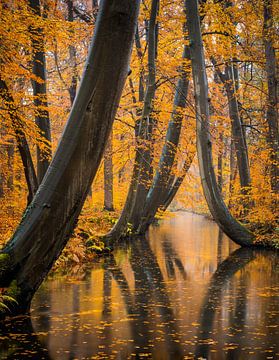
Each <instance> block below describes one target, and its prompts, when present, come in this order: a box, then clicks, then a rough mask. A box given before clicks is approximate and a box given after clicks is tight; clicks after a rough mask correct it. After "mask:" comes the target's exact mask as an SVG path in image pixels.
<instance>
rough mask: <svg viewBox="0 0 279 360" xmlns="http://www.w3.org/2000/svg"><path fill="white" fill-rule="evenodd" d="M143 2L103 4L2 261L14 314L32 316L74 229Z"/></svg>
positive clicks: (1, 283) (109, 0)
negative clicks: (70, 97)
mask: <svg viewBox="0 0 279 360" xmlns="http://www.w3.org/2000/svg"><path fill="white" fill-rule="evenodd" d="M139 2H140V1H139V0H138V1H135V0H122V1H121V2H119V1H118V0H103V1H102V2H101V7H100V11H99V14H98V20H97V24H96V28H95V33H94V37H93V41H92V45H91V48H90V51H89V55H88V59H87V63H86V65H85V70H84V74H83V78H82V81H81V85H80V88H79V91H78V94H77V96H76V99H75V102H74V105H73V108H72V110H71V113H70V116H69V119H68V122H67V125H66V128H65V130H64V133H63V135H62V138H61V140H60V143H59V146H58V148H57V151H56V153H55V156H54V158H53V161H52V162H51V164H50V166H49V168H48V171H47V174H46V176H45V177H44V179H43V182H42V184H41V185H40V188H39V190H38V191H37V193H36V195H35V198H34V199H33V202H32V203H31V205H30V206H29V207H28V209H27V211H26V212H25V214H24V217H23V219H22V222H21V224H20V225H19V227H18V229H17V230H16V232H15V234H14V235H13V236H12V238H11V240H10V241H9V242H8V244H7V245H6V246H5V247H4V249H3V250H2V253H1V254H0V264H1V266H0V287H1V288H5V293H6V294H10V295H11V296H13V297H14V298H15V299H16V300H17V303H16V304H12V305H10V307H11V311H12V314H17V313H24V312H26V311H28V310H29V306H30V301H31V299H32V296H33V295H34V293H35V291H36V290H37V288H38V287H39V285H40V284H41V282H42V281H43V279H44V277H45V276H46V274H47V273H48V271H49V270H50V268H51V266H52V265H53V263H54V261H55V260H56V259H57V258H58V256H59V254H60V253H61V251H62V250H63V248H64V246H65V245H66V243H67V241H68V239H69V237H70V236H71V233H72V231H73V229H74V227H75V224H76V222H77V218H78V215H79V213H80V211H81V208H82V206H83V204H84V201H85V199H86V196H87V193H88V190H89V187H90V185H91V183H92V180H93V179H94V176H95V175H96V172H97V169H98V167H99V164H100V161H101V158H102V155H103V152H104V148H105V145H106V141H107V139H108V136H109V133H110V131H111V127H112V124H113V120H114V116H115V113H116V110H117V107H118V104H119V100H120V96H121V93H122V89H123V86H124V83H125V80H126V77H127V71H128V66H129V59H130V54H131V49H132V44H133V39H134V34H135V26H136V22H137V14H138V10H139ZM4 315H5V314H4Z"/></svg>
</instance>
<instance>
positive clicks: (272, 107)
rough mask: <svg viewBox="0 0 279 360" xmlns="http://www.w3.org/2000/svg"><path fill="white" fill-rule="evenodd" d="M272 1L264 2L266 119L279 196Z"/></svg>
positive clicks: (274, 183)
mask: <svg viewBox="0 0 279 360" xmlns="http://www.w3.org/2000/svg"><path fill="white" fill-rule="evenodd" d="M272 2H273V1H272V0H264V1H263V3H264V30H263V36H264V39H263V40H264V48H265V58H266V66H265V68H266V74H267V89H268V96H267V111H266V118H267V122H268V138H267V140H268V144H269V147H270V150H271V151H270V164H271V165H270V170H271V171H270V175H271V189H272V191H274V193H275V194H279V129H278V108H277V98H278V94H277V91H278V78H277V72H278V69H277V61H276V56H275V48H274V44H273V36H274V35H273V33H274V30H273V17H272Z"/></svg>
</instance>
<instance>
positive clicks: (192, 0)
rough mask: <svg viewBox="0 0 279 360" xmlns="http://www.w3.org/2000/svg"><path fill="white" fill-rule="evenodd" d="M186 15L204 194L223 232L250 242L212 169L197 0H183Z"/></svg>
mask: <svg viewBox="0 0 279 360" xmlns="http://www.w3.org/2000/svg"><path fill="white" fill-rule="evenodd" d="M186 15H187V26H188V32H189V39H190V55H191V62H192V74H193V81H194V88H195V104H196V124H197V125H196V126H197V153H198V160H199V169H200V177H201V183H202V187H203V191H204V196H205V199H206V201H207V205H208V207H209V210H210V212H211V214H212V216H213V218H214V220H215V221H216V223H217V224H218V225H219V226H220V228H221V229H222V230H223V231H224V233H225V234H227V235H228V236H229V237H230V238H231V239H232V240H233V241H235V242H236V243H237V244H239V245H242V246H251V245H253V238H254V236H253V234H252V233H251V232H250V231H249V230H248V229H246V228H245V227H244V226H242V225H241V224H240V223H239V222H238V221H237V220H236V219H235V218H234V217H233V216H232V215H231V213H230V212H229V210H228V208H227V206H226V204H225V203H224V201H223V199H222V195H221V193H220V191H219V188H218V184H217V181H216V176H215V172H214V167H213V160H212V142H211V137H210V128H209V119H210V111H209V97H208V83H207V75H206V68H205V59H204V50H203V42H202V36H201V28H200V17H199V11H198V2H197V0H186Z"/></svg>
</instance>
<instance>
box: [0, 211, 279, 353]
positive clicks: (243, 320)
mask: <svg viewBox="0 0 279 360" xmlns="http://www.w3.org/2000/svg"><path fill="white" fill-rule="evenodd" d="M278 278H279V261H278V255H276V254H275V253H274V252H268V251H258V250H257V251H255V250H249V249H238V248H237V246H236V245H234V244H233V243H232V242H231V241H229V240H228V239H227V238H226V237H225V236H224V235H222V234H221V233H220V232H219V230H218V228H217V226H216V225H215V224H214V223H213V222H212V221H209V220H207V219H205V218H203V217H201V216H198V215H192V214H188V213H178V214H176V216H175V217H173V218H171V219H169V220H165V221H164V222H162V224H161V225H160V226H159V227H154V228H152V229H151V230H150V232H149V236H148V239H142V238H139V239H136V240H134V242H133V243H132V244H130V245H126V246H123V247H122V248H120V249H117V250H116V251H115V252H114V253H113V255H111V256H110V257H108V258H106V259H101V260H100V261H99V262H98V263H95V264H94V265H93V268H92V269H91V270H90V271H88V273H87V274H86V275H84V276H83V277H82V278H81V280H76V279H75V280H73V279H70V278H65V277H56V278H55V279H51V280H48V281H45V282H44V284H43V285H42V287H41V288H40V290H39V291H38V293H37V294H36V296H35V298H34V301H33V303H32V316H31V319H29V318H27V319H24V320H22V319H21V320H19V321H18V322H17V323H14V326H12V328H10V329H9V333H5V331H4V329H2V334H1V336H0V349H1V350H0V358H1V359H30V358H31V359H63V360H64V359H65V360H68V359H158V360H159V359H160V360H164V359H174V360H175V359H217V360H222V359H245V360H246V359H255V360H257V359H279V350H278V339H279V336H278V335H279V334H278V332H279V331H278V330H279V326H278V325H279V324H278V320H279V301H278V295H279V288H278Z"/></svg>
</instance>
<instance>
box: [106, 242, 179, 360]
mask: <svg viewBox="0 0 279 360" xmlns="http://www.w3.org/2000/svg"><path fill="white" fill-rule="evenodd" d="M169 250H171V248H170V247H169ZM173 255H175V256H174V260H173V261H176V262H177V263H178V264H179V265H178V267H179V266H182V263H181V261H180V259H179V257H178V256H177V255H176V254H175V253H174V252H173ZM171 256H172V255H171ZM107 261H109V262H108V263H106V266H105V272H110V273H111V274H112V277H113V279H114V280H115V281H116V283H117V285H118V287H119V289H120V292H121V295H122V298H123V300H124V303H125V306H126V311H127V314H128V316H130V318H131V321H130V322H129V324H130V329H131V335H132V338H133V341H134V350H133V352H134V353H135V354H137V356H140V354H143V353H144V354H147V353H149V354H150V355H151V353H152V352H153V346H154V339H153V335H154V329H153V328H152V327H154V325H156V321H157V313H158V314H159V316H160V323H161V324H163V326H162V329H163V330H162V331H163V335H164V347H165V351H166V353H167V354H169V357H170V358H175V359H181V358H182V357H183V356H182V348H181V345H180V342H179V339H178V335H177V333H178V331H177V324H176V319H175V316H174V313H173V309H172V305H171V302H170V299H169V296H168V293H167V289H166V286H165V283H164V279H163V275H162V272H161V269H160V267H159V264H158V262H157V259H156V257H155V255H154V253H153V251H152V249H151V247H150V245H149V242H148V241H147V240H146V239H145V238H138V239H134V240H133V243H132V244H131V248H130V258H129V261H130V264H131V268H132V270H133V273H134V280H135V289H134V292H133V293H134V298H133V296H132V293H131V290H130V288H129V285H128V282H127V280H126V278H125V276H124V274H123V272H122V270H121V268H120V267H118V266H117V264H116V261H115V258H114V256H113V255H111V256H110V257H109V258H108V260H107ZM169 261H171V259H169ZM104 277H107V275H104ZM110 286H111V285H110ZM105 291H106V290H104V292H105Z"/></svg>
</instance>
